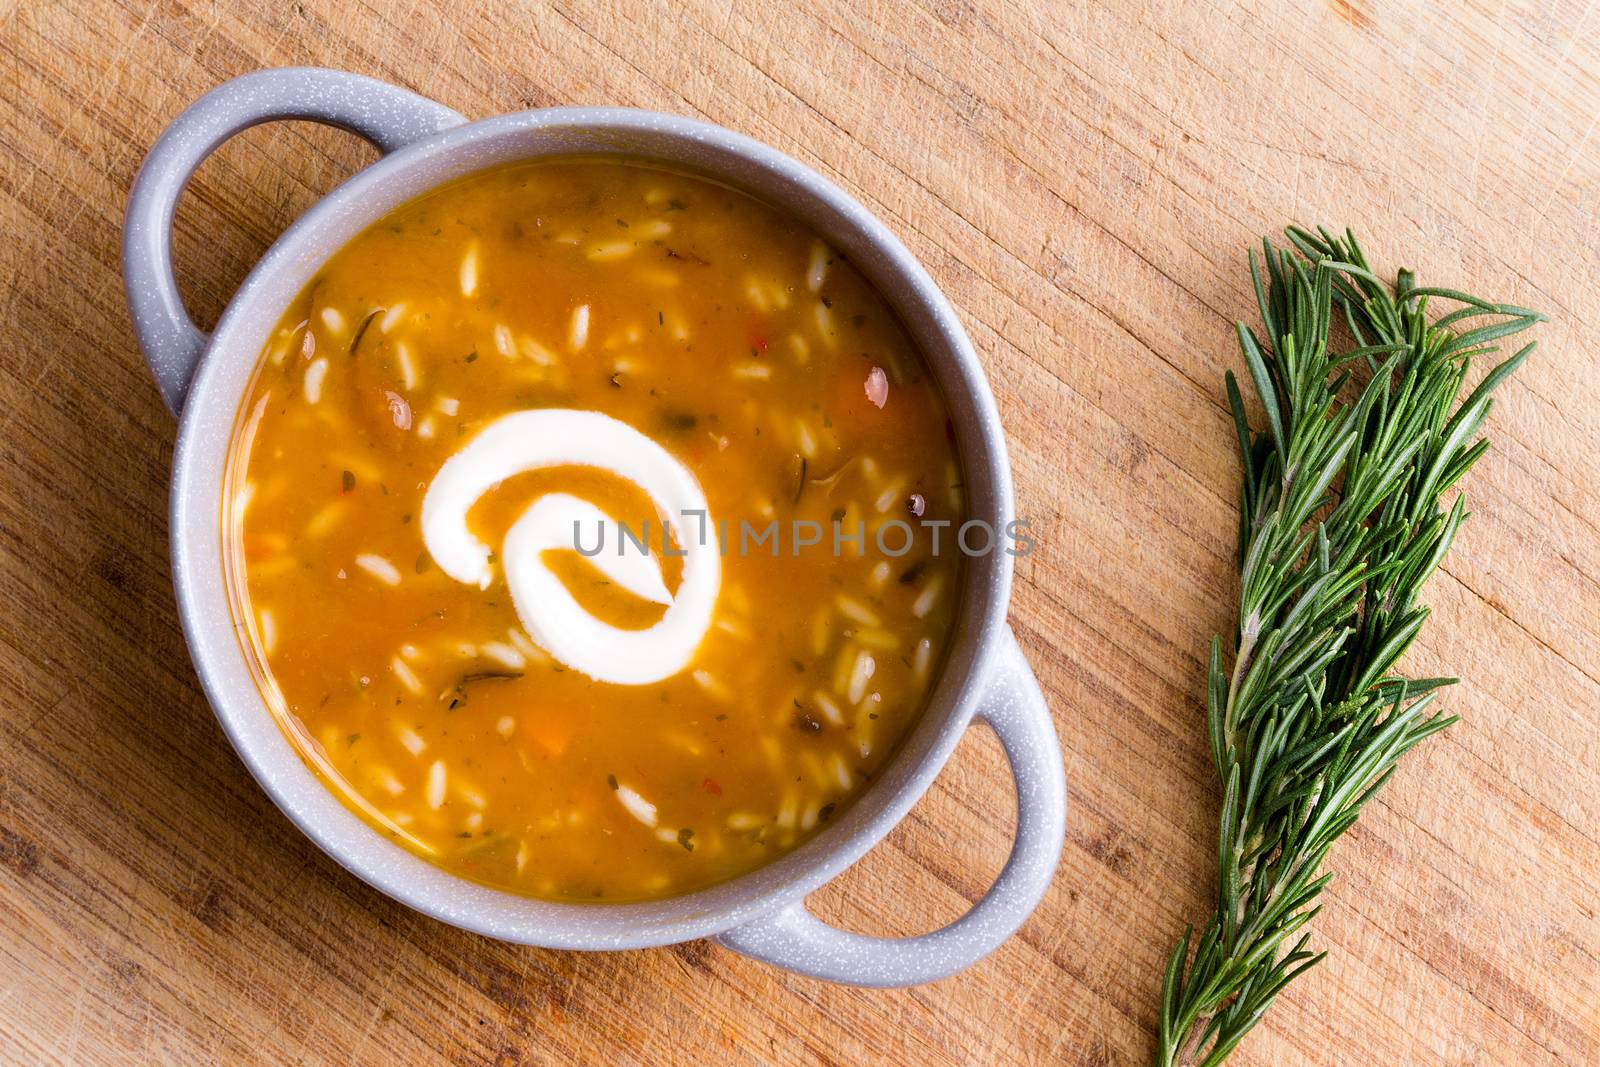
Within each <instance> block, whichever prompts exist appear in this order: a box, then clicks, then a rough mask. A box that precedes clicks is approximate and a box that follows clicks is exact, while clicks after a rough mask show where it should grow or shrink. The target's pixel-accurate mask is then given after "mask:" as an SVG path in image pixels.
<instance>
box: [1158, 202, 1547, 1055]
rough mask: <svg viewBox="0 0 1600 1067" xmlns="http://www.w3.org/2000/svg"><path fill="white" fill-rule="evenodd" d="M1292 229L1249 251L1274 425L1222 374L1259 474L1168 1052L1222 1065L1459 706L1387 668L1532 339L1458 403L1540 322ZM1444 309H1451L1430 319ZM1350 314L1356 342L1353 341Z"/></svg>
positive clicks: (1247, 341)
mask: <svg viewBox="0 0 1600 1067" xmlns="http://www.w3.org/2000/svg"><path fill="white" fill-rule="evenodd" d="M1287 235H1288V239H1289V243H1290V245H1291V246H1292V248H1289V249H1279V248H1275V247H1273V245H1272V243H1271V242H1270V241H1264V242H1263V244H1262V256H1261V259H1260V261H1258V260H1257V259H1256V257H1255V255H1254V254H1252V255H1251V257H1250V274H1251V278H1252V280H1253V281H1254V283H1255V292H1256V301H1257V303H1258V305H1259V306H1260V311H1261V319H1262V323H1263V327H1264V332H1265V337H1266V340H1265V341H1263V340H1262V339H1261V338H1260V337H1258V336H1257V335H1256V333H1255V332H1254V331H1252V330H1251V329H1249V328H1248V327H1246V326H1245V325H1244V324H1243V323H1240V324H1239V327H1238V333H1239V347H1240V350H1241V351H1242V353H1243V355H1244V362H1245V366H1246V368H1247V369H1248V371H1249V375H1250V381H1251V384H1252V386H1253V387H1254V390H1255V393H1256V395H1257V397H1258V398H1259V399H1260V402H1261V406H1262V408H1263V410H1264V413H1265V418H1266V428H1265V429H1264V430H1262V431H1259V432H1255V431H1252V430H1251V429H1250V425H1249V423H1248V421H1247V420H1246V417H1245V407H1244V400H1243V397H1242V396H1241V395H1240V392H1239V385H1238V382H1237V381H1236V380H1235V379H1234V376H1233V374H1232V373H1231V372H1230V373H1228V374H1227V375H1226V384H1227V391H1228V404H1229V407H1230V408H1231V409H1232V411H1233V420H1234V425H1235V428H1236V431H1237V433H1238V438H1239V451H1240V454H1241V456H1242V459H1243V467H1244V472H1243V473H1244V476H1243V479H1242V484H1241V486H1240V502H1239V503H1240V508H1239V533H1238V540H1239V546H1238V547H1239V614H1238V623H1237V629H1236V632H1235V633H1234V634H1233V635H1232V637H1231V641H1230V644H1231V656H1229V657H1227V658H1226V659H1225V658H1224V655H1223V645H1222V641H1221V639H1220V638H1217V637H1214V638H1212V641H1211V655H1210V664H1209V669H1208V672H1207V686H1206V719H1207V724H1208V730H1209V740H1210V747H1211V758H1212V761H1213V762H1214V763H1215V765H1216V768H1217V774H1218V776H1219V777H1220V778H1221V780H1222V787H1223V796H1222V814H1221V817H1220V819H1219V827H1218V830H1219V833H1218V840H1217V864H1218V873H1217V901H1216V913H1215V914H1214V915H1213V916H1212V917H1211V919H1210V921H1209V922H1207V923H1206V925H1205V927H1204V929H1203V931H1202V932H1201V933H1200V936H1199V938H1198V940H1196V939H1195V937H1194V929H1193V928H1192V927H1191V928H1190V929H1189V930H1188V931H1187V932H1185V934H1184V936H1183V938H1182V939H1181V940H1180V941H1179V942H1178V944H1177V946H1176V947H1175V948H1174V949H1173V951H1172V955H1171V957H1170V959H1169V961H1168V963H1167V969H1166V974H1165V977H1164V980H1163V982H1162V987H1161V1010H1160V1018H1161V1033H1160V1045H1159V1048H1158V1050H1157V1053H1156V1062H1157V1064H1158V1065H1159V1067H1171V1065H1174V1064H1185V1065H1188V1064H1198V1065H1206V1067H1209V1065H1214V1064H1218V1063H1221V1062H1222V1061H1223V1060H1225V1059H1226V1058H1227V1056H1228V1054H1229V1053H1230V1052H1232V1051H1233V1049H1234V1047H1235V1046H1237V1045H1238V1043H1239V1041H1240V1040H1242V1039H1243V1038H1244V1036H1245V1034H1247V1033H1248V1032H1249V1031H1250V1029H1251V1028H1252V1027H1253V1026H1255V1024H1256V1023H1257V1022H1258V1021H1260V1019H1261V1017H1262V1015H1263V1013H1265V1012H1266V1010H1267V1008H1268V1007H1269V1006H1270V1005H1271V1004H1272V1002H1273V1000H1274V998H1276V997H1277V995H1278V993H1279V992H1281V991H1282V990H1283V988H1284V987H1285V986H1286V985H1288V984H1289V983H1290V982H1291V981H1293V980H1294V979H1295V978H1296V977H1298V976H1299V975H1301V974H1303V973H1305V971H1306V970H1307V969H1309V968H1310V967H1312V966H1314V965H1315V964H1316V963H1317V962H1318V961H1320V960H1321V959H1322V956H1323V953H1320V952H1313V951H1312V950H1311V949H1309V948H1308V947H1307V946H1308V945H1309V943H1310V935H1309V933H1307V932H1306V931H1305V929H1304V927H1305V926H1306V924H1307V923H1308V922H1310V920H1311V919H1312V918H1313V917H1314V916H1315V915H1316V913H1317V911H1318V910H1319V906H1318V905H1317V904H1316V899H1317V897H1318V895H1319V894H1320V893H1321V892H1322V890H1323V888H1324V887H1326V886H1327V884H1328V882H1329V880H1330V879H1331V878H1332V877H1333V875H1332V874H1331V873H1329V872H1324V871H1323V869H1322V868H1323V861H1324V859H1325V858H1326V857H1327V855H1328V850H1329V849H1330V848H1331V846H1332V845H1333V842H1334V841H1335V840H1337V839H1338V837H1339V836H1340V835H1341V834H1343V833H1344V831H1346V830H1347V829H1349V828H1350V826H1351V825H1352V824H1353V823H1354V822H1355V820H1356V818H1357V816H1358V815H1359V813H1360V811H1361V808H1362V806H1363V805H1364V804H1365V803H1366V802H1367V800H1368V799H1370V798H1371V797H1372V795H1373V794H1374V793H1376V792H1377V791H1378V789H1379V788H1381V787H1382V785H1383V784H1384V783H1385V782H1386V781H1388V779H1389V776H1390V775H1391V774H1392V773H1394V769H1395V764H1396V762H1397V761H1398V760H1399V759H1400V757H1401V756H1402V755H1403V754H1404V753H1405V752H1406V751H1407V750H1408V749H1410V748H1411V747H1412V746H1413V745H1415V744H1417V743H1418V742H1419V741H1421V740H1422V739H1423V738H1425V737H1427V736H1428V735H1429V734H1432V733H1436V732H1437V731H1439V730H1442V729H1444V728H1445V727H1446V726H1449V725H1450V724H1451V723H1452V722H1454V721H1455V719H1454V718H1453V717H1450V718H1445V717H1442V716H1441V715H1439V714H1436V713H1433V712H1432V711H1431V707H1432V704H1433V700H1434V697H1435V695H1436V693H1435V690H1437V689H1438V688H1439V687H1441V686H1444V685H1448V684H1450V683H1451V682H1453V681H1454V679H1451V678H1422V679H1415V680H1408V679H1405V678H1401V677H1398V676H1396V675H1394V674H1393V673H1392V671H1393V668H1394V664H1395V661H1396V660H1397V659H1399V657H1400V655H1401V653H1402V652H1404V651H1405V649H1406V648H1407V646H1409V645H1410V644H1411V642H1412V640H1413V639H1415V638H1416V636H1417V633H1418V632H1419V631H1420V630H1421V628H1422V624H1423V623H1424V622H1425V621H1426V620H1427V618H1428V609H1427V608H1426V607H1425V606H1423V605H1421V604H1418V603H1417V594H1418V593H1419V592H1420V591H1421V588H1422V585H1423V583H1424V582H1425V581H1426V580H1427V578H1428V576H1429V575H1430V574H1432V573H1433V571H1434V570H1435V568H1437V567H1438V566H1439V563H1440V561H1441V560H1442V559H1443V558H1444V554H1445V552H1446V551H1447V550H1448V549H1449V547H1450V543H1451V541H1452V540H1453V539H1454V537H1455V535H1456V531H1457V530H1458V529H1459V528H1460V526H1461V523H1462V522H1463V521H1464V520H1465V518H1466V516H1467V512H1466V510H1465V503H1464V500H1463V498H1462V497H1461V496H1460V495H1459V494H1457V495H1456V496H1455V499H1454V501H1453V502H1451V503H1450V504H1449V506H1448V507H1446V506H1445V505H1444V504H1443V502H1442V497H1443V496H1444V494H1446V492H1447V491H1449V490H1450V489H1451V487H1452V486H1454V485H1455V484H1456V482H1457V481H1458V480H1460V478H1461V476H1462V475H1463V474H1465V473H1466V471H1467V469H1468V468H1470V467H1471V466H1472V464H1473V463H1474V462H1476V461H1477V459H1478V458H1479V457H1480V456H1482V455H1483V453H1484V451H1485V450H1486V449H1487V448H1488V446H1489V442H1488V441H1487V440H1486V439H1483V438H1481V437H1479V436H1478V431H1479V429H1480V428H1481V427H1482V425H1483V422H1484V419H1485V417H1486V416H1487V415H1488V413H1489V408H1490V405H1491V399H1490V395H1491V393H1493V391H1494V389H1495V388H1496V387H1497V386H1498V385H1500V383H1501V382H1503V381H1504V380H1505V379H1506V377H1507V376H1508V375H1509V374H1510V373H1511V372H1512V371H1514V370H1515V369H1516V368H1517V367H1518V366H1519V365H1520V364H1521V363H1522V361H1523V360H1524V359H1526V358H1527V356H1528V354H1529V353H1530V352H1531V351H1533V348H1534V346H1533V345H1532V344H1529V345H1527V346H1526V347H1524V348H1522V349H1520V350H1519V351H1518V352H1517V353H1516V354H1515V355H1513V356H1511V357H1510V358H1509V359H1507V360H1505V361H1504V362H1502V363H1500V364H1499V365H1497V366H1496V367H1495V368H1494V369H1493V370H1492V371H1490V372H1489V374H1488V375H1487V376H1485V377H1484V379H1483V381H1482V382H1481V384H1479V385H1478V386H1477V388H1476V389H1474V390H1473V391H1472V392H1471V393H1469V394H1468V395H1467V396H1466V398H1465V399H1464V400H1459V401H1458V398H1459V397H1460V394H1461V391H1462V387H1463V384H1464V382H1465V380H1466V377H1467V372H1468V369H1469V365H1470V363H1471V362H1472V360H1473V359H1474V358H1476V357H1479V356H1483V355H1486V354H1488V353H1491V352H1493V351H1495V350H1496V348H1495V342H1497V341H1499V340H1501V339H1503V338H1506V337H1509V336H1511V335H1513V334H1516V333H1519V332H1521V331H1523V330H1525V329H1527V328H1528V327H1530V326H1532V325H1533V324H1534V323H1535V322H1540V321H1543V316H1541V315H1539V314H1538V313H1537V312H1533V311H1529V310H1527V309H1526V308H1520V307H1512V306H1509V305H1503V304H1491V303H1488V302H1487V301H1484V300H1480V299H1478V298H1476V297H1472V296H1468V295H1467V294H1465V293H1460V292H1456V291H1454V290H1449V289H1436V288H1419V287H1418V286H1417V285H1416V283H1415V279H1414V278H1413V277H1412V275H1411V273H1410V272H1409V271H1404V270H1402V271H1400V272H1399V275H1398V278H1397V280H1396V282H1395V284H1394V286H1393V287H1390V286H1388V285H1386V284H1385V283H1384V282H1383V281H1381V280H1380V279H1379V278H1378V277H1377V276H1376V275H1375V274H1374V273H1373V272H1372V270H1371V268H1370V267H1369V266H1368V264H1367V261H1366V257H1365V255H1364V254H1363V253H1362V250H1361V246H1360V245H1359V244H1358V243H1357V242H1356V239H1355V236H1354V234H1352V233H1350V232H1349V231H1346V233H1345V234H1344V235H1343V236H1342V237H1341V236H1336V235H1334V234H1331V233H1329V232H1328V231H1327V230H1319V231H1318V232H1317V233H1316V234H1312V233H1310V232H1308V231H1306V230H1301V229H1298V228H1292V227H1291V228H1290V229H1289V230H1288V231H1287ZM1263 267H1264V268H1265V277H1263V275H1262V268H1263ZM1430 302H1434V303H1438V302H1446V303H1448V304H1449V305H1451V307H1452V310H1450V311H1449V312H1448V313H1447V314H1444V315H1443V316H1441V317H1439V318H1437V319H1436V320H1434V321H1432V322H1430V321H1429V318H1428V310H1429V304H1430ZM1336 310H1337V311H1338V312H1339V313H1340V315H1341V317H1342V320H1343V322H1344V323H1345V324H1346V325H1347V326H1348V328H1349V334H1350V337H1351V343H1350V344H1349V346H1348V347H1347V348H1346V350H1345V351H1343V352H1341V353H1339V354H1335V353H1334V352H1333V351H1332V350H1331V349H1330V347H1329V330H1330V326H1331V324H1332V321H1333V318H1334V314H1335V311H1336ZM1191 948H1192V949H1193V953H1192V955H1191V952H1190V950H1191Z"/></svg>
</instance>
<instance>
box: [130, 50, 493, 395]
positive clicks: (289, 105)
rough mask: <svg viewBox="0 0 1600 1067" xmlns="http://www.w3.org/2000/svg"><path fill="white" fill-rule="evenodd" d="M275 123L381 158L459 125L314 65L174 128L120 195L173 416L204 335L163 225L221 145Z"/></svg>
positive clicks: (394, 93) (144, 334) (149, 345)
mask: <svg viewBox="0 0 1600 1067" xmlns="http://www.w3.org/2000/svg"><path fill="white" fill-rule="evenodd" d="M274 119H310V120H311V121H313V122H322V123H326V124H327V125H330V126H338V127H340V128H342V129H346V130H349V131H350V132H352V133H356V134H359V135H361V136H362V137H364V138H366V139H367V140H368V141H371V142H372V143H373V145H375V146H376V147H377V149H378V150H379V151H380V152H383V153H385V154H387V153H389V152H393V151H394V150H395V149H397V148H401V147H403V146H405V145H407V144H410V143H411V142H412V141H415V140H417V139H418V138H421V137H426V136H427V135H428V134H431V133H436V132H438V131H439V130H443V129H448V128H449V127H451V126H457V125H460V124H461V123H463V122H465V121H466V119H464V118H463V117H462V116H461V115H460V114H458V113H456V112H455V111H452V110H450V109H449V108H447V107H445V106H444V105H443V104H438V103H435V102H434V101H432V100H429V99H428V98H427V97H424V96H418V95H417V94H416V93H413V92H411V91H409V90H407V89H402V88H400V87H399V86H395V85H390V84H388V83H387V82H381V81H377V80H376V79H373V78H366V77H362V76H361V75H359V74H348V73H345V72H344V71H337V70H320V69H317V68H314V67H280V68H277V69H275V70H261V71H256V72H255V73H254V74H246V75H243V76H242V77H238V78H234V79H233V80H232V81H228V82H224V83H223V84H221V85H219V86H217V87H216V88H215V89H213V90H211V91H210V92H208V93H206V94H205V95H204V96H202V97H201V98H200V99H198V100H196V101H195V102H194V103H193V104H190V105H189V107H188V108H187V109H185V110H184V112H183V114H181V115H179V116H178V117H177V118H176V119H174V120H173V122H172V125H170V126H168V127H167V129H166V131H165V132H164V133H162V135H161V136H160V138H159V139H157V141H156V143H155V144H154V145H153V146H152V147H151V149H150V155H149V156H147V157H146V158H145V161H144V166H142V167H141V168H140V169H139V176H138V178H136V179H135V180H134V183H133V190H132V191H131V192H130V193H129V195H128V211H127V215H126V216H125V218H124V221H123V228H122V279H123V284H124V285H125V286H126V288H127V293H128V309H129V311H131V312H132V314H133V330H134V333H135V334H136V335H137V336H138V338H139V347H140V348H142V349H143V350H144V358H145V362H146V363H148V364H149V365H150V370H151V373H153V374H154V375H155V378H156V384H157V385H159V386H160V387H161V396H162V399H164V400H165V401H166V402H167V407H168V409H169V410H171V411H172V412H173V413H174V414H177V413H178V412H180V411H182V410H183V399H184V396H185V394H187V393H188V391H189V382H190V380H191V379H192V378H193V377H194V372H195V367H196V365H197V364H198V363H199V362H200V355H201V353H202V352H204V351H205V347H206V335H205V334H204V333H202V332H201V330H200V328H199V327H198V326H196V325H195V324H194V323H193V321H191V320H190V318H189V313H188V312H187V311H185V310H184V307H183V298H182V297H181V296H180V295H179V294H178V280H177V278H176V277H175V276H174V274H173V270H172V218H173V213H174V212H175V211H176V209H177V206H178V195H179V194H180V193H182V192H183V187H184V184H185V183H186V182H188V180H189V176H190V175H192V174H193V173H194V172H195V169H196V168H197V167H199V166H200V164H201V163H202V162H203V161H204V160H205V158H206V157H207V156H209V155H210V154H211V153H212V152H214V151H216V149H217V147H218V146H219V145H221V144H222V142H223V141H226V140H227V139H228V138H229V137H232V136H233V135H234V134H236V133H239V132H241V131H243V130H247V129H249V128H250V127H251V126H255V125H259V124H260V123H263V122H271V121H273V120H274Z"/></svg>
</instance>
